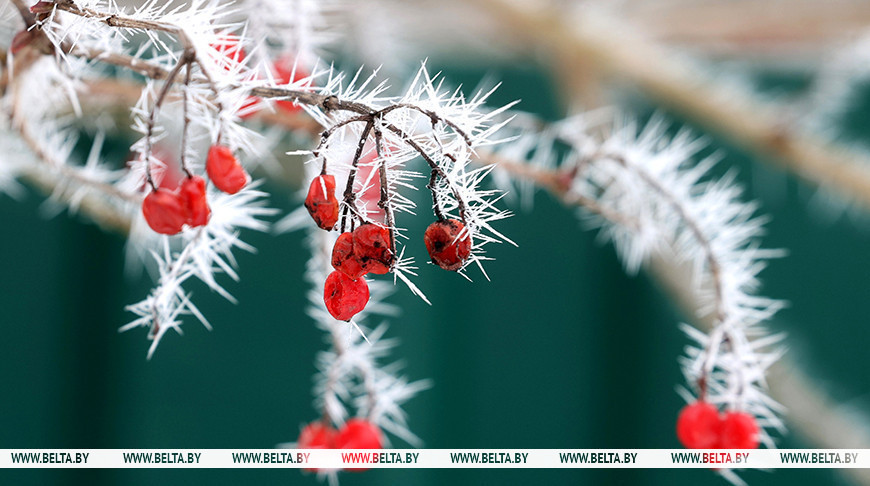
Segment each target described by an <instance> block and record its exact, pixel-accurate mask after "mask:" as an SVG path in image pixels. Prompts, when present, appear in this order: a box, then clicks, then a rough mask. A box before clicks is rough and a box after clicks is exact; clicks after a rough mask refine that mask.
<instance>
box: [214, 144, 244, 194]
mask: <svg viewBox="0 0 870 486" xmlns="http://www.w3.org/2000/svg"><path fill="white" fill-rule="evenodd" d="M205 170H206V172H208V177H209V179H211V181H212V183H214V185H215V187H217V188H218V189H220V190H221V191H223V192H225V193H227V194H235V193H237V192H239V191H241V190H242V188H243V187H245V186H246V185H247V184H248V182H249V181H250V178H249V177H248V173H247V172H245V169H244V167H242V164H240V163H239V160H238V159H236V156H235V155H233V152H232V150H230V149H229V147H227V146H225V145H212V146H211V148H210V149H208V158H207V159H206V162H205Z"/></svg>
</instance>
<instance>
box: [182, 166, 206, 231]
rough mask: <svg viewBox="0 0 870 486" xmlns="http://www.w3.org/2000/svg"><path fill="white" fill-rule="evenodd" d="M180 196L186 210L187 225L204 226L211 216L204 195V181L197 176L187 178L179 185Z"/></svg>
mask: <svg viewBox="0 0 870 486" xmlns="http://www.w3.org/2000/svg"><path fill="white" fill-rule="evenodd" d="M181 196H182V197H183V198H184V202H185V208H186V210H187V224H189V225H191V226H205V225H206V224H207V223H208V218H209V216H211V209H210V208H209V207H208V199H207V198H206V195H205V179H203V178H202V177H199V176H193V177H188V178H187V179H185V180H184V182H182V183H181Z"/></svg>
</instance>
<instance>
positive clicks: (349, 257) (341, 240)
mask: <svg viewBox="0 0 870 486" xmlns="http://www.w3.org/2000/svg"><path fill="white" fill-rule="evenodd" d="M332 268H334V269H336V270H338V271H339V272H341V273H343V274H345V275H347V276H348V277H350V278H351V279H353V280H359V278H360V277H362V276H363V275H365V274H366V273H368V272H366V270H365V269H364V268H363V267H362V265H360V263H359V261H357V259H356V255H354V253H353V235H352V234H351V233H342V234H340V235H338V239H337V240H335V246H333V247H332Z"/></svg>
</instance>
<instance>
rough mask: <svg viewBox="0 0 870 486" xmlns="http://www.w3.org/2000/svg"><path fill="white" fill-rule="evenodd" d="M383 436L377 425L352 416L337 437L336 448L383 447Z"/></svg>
mask: <svg viewBox="0 0 870 486" xmlns="http://www.w3.org/2000/svg"><path fill="white" fill-rule="evenodd" d="M382 447H383V436H382V434H381V429H379V428H378V426H377V425H375V424H373V423H371V422H369V421H368V420H365V419H361V418H352V419H350V420H348V421H347V422H345V424H344V427H342V428H341V429H340V430H339V431H338V435H337V436H336V437H335V448H336V449H381V448H382ZM345 470H346V471H365V470H366V468H345Z"/></svg>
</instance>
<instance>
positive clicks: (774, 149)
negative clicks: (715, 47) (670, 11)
mask: <svg viewBox="0 0 870 486" xmlns="http://www.w3.org/2000/svg"><path fill="white" fill-rule="evenodd" d="M477 4H478V5H480V7H481V8H485V9H486V11H487V12H488V14H489V16H491V17H493V18H498V19H501V20H502V22H503V24H504V28H505V29H506V30H509V31H510V32H511V33H512V35H513V36H516V37H520V38H522V39H524V40H525V41H526V42H528V43H529V44H533V45H537V46H538V47H539V48H543V50H545V51H546V52H549V53H550V56H551V59H550V61H551V62H552V63H553V64H555V65H556V67H554V69H553V71H554V72H555V73H556V74H557V76H561V77H562V78H563V79H561V85H562V87H563V89H564V90H565V91H566V95H567V97H568V98H569V99H572V100H575V101H580V102H582V103H583V104H588V102H589V101H590V99H591V98H590V96H589V95H588V93H585V92H583V89H584V86H585V85H586V84H587V83H582V84H578V83H575V82H573V81H572V80H571V79H564V78H566V77H570V75H571V74H570V73H572V72H577V71H578V70H580V69H582V70H583V71H590V70H591V71H592V72H593V73H594V76H595V77H596V78H598V83H599V84H602V85H606V83H608V82H611V81H617V82H623V83H626V82H627V83H629V84H631V85H632V86H636V87H637V88H639V89H640V90H641V91H643V92H644V93H646V94H647V95H649V96H650V97H651V98H652V99H654V100H655V101H656V102H657V103H661V104H662V105H663V106H664V107H666V108H669V109H672V110H674V111H675V112H677V113H679V114H681V115H684V116H686V117H687V118H688V119H689V120H690V121H692V122H694V123H697V124H699V125H701V126H703V127H704V128H706V129H709V130H710V131H712V132H713V133H716V134H720V135H722V136H724V137H725V138H727V139H729V140H730V141H732V142H733V143H735V144H737V145H739V146H741V147H743V148H745V149H747V150H750V151H752V152H753V153H755V154H757V155H759V156H760V157H758V158H759V160H767V161H773V162H776V163H778V164H779V165H780V166H782V167H784V168H786V169H788V170H790V171H792V172H794V173H796V174H798V175H799V176H801V177H802V178H804V179H805V180H807V181H809V182H811V183H813V184H816V185H819V186H823V187H826V188H829V189H831V190H833V191H835V192H837V193H838V194H839V195H840V196H842V197H845V198H847V199H850V200H854V201H857V202H859V203H860V204H861V205H862V206H863V207H864V208H865V209H870V156H868V155H867V154H866V153H858V152H855V151H853V150H851V149H849V148H847V147H845V146H843V145H840V144H837V143H834V142H831V141H827V140H825V139H824V138H822V137H820V136H818V135H816V134H811V133H806V132H805V131H804V130H802V129H801V128H800V125H799V124H798V123H797V122H798V120H797V117H799V116H800V114H798V113H795V112H793V111H792V110H790V109H788V108H787V107H785V106H780V105H777V104H775V103H773V102H771V101H766V100H764V99H763V98H761V97H760V96H757V95H755V94H754V93H752V92H751V91H749V89H747V88H745V87H744V86H740V85H739V84H736V83H734V84H730V83H727V82H726V83H723V82H721V81H719V80H717V79H716V78H715V77H712V76H710V75H709V74H708V73H709V68H707V67H705V66H702V65H699V64H696V63H695V62H693V61H691V60H688V59H686V58H683V57H682V56H680V55H678V54H676V53H672V52H668V50H666V49H665V48H662V47H660V46H658V45H655V44H654V43H653V42H651V41H649V40H647V39H646V38H644V37H641V36H639V35H638V34H637V33H636V31H635V30H633V29H631V28H629V26H627V25H625V24H623V23H620V22H619V21H618V20H617V19H615V18H614V17H612V16H607V15H604V14H600V13H597V12H596V11H592V10H583V11H582V12H580V13H578V14H576V15H573V16H572V15H565V14H564V12H559V11H556V10H552V9H547V8H534V7H531V6H529V5H528V4H522V5H520V4H518V3H515V2H511V1H509V0H478V1H477ZM539 7H540V6H539ZM558 66H571V67H572V69H570V70H568V72H567V73H566V70H565V69H564V68H560V67H558ZM588 76H589V74H584V78H585V77H588Z"/></svg>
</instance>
